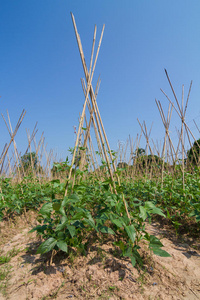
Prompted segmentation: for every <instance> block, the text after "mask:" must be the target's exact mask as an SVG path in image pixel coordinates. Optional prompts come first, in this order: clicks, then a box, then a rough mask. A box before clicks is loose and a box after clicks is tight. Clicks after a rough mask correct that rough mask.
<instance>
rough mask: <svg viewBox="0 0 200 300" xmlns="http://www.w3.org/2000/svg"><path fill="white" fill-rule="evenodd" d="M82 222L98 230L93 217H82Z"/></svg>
mask: <svg viewBox="0 0 200 300" xmlns="http://www.w3.org/2000/svg"><path fill="white" fill-rule="evenodd" d="M84 222H85V223H86V224H88V225H89V226H91V227H92V228H94V229H95V230H96V231H98V230H97V228H96V225H95V223H94V220H93V219H86V218H84Z"/></svg>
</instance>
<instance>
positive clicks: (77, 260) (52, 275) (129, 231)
mask: <svg viewBox="0 0 200 300" xmlns="http://www.w3.org/2000/svg"><path fill="white" fill-rule="evenodd" d="M69 168H70V166H68V165H67V164H66V163H65V169H63V164H61V165H59V164H56V173H55V174H54V175H55V177H57V178H54V179H53V180H49V181H48V180H47V179H42V178H40V180H38V178H37V177H35V176H33V174H32V175H31V174H30V175H29V176H26V177H24V178H23V180H22V181H21V182H20V183H16V182H13V181H12V180H11V179H10V178H3V177H2V179H1V202H0V203H1V223H0V226H1V227H0V228H1V254H0V287H1V298H0V299H18V298H20V299H68V298H75V299H198V298H199V297H200V282H199V272H200V261H199V257H200V256H199V253H200V244H199V241H200V238H199V232H200V226H199V225H200V223H199V211H200V202H199V197H200V192H199V190H200V179H199V169H198V168H195V170H194V171H193V173H192V174H191V173H187V172H185V174H184V175H185V176H184V180H185V182H184V187H185V188H184V189H183V188H182V173H181V172H180V170H179V169H178V170H177V172H176V174H174V175H173V176H172V174H171V173H167V172H166V173H165V174H164V177H163V181H161V180H159V179H158V177H159V176H158V177H155V176H154V177H153V175H152V172H151V176H152V178H151V180H150V179H149V178H148V177H149V176H150V174H148V176H147V177H145V175H143V176H139V175H137V176H138V177H137V179H136V178H135V180H133V178H132V172H133V170H132V169H131V168H123V169H122V168H121V169H119V168H118V169H117V172H118V176H119V178H120V182H121V184H120V185H118V183H117V181H116V182H115V186H116V191H117V193H114V192H113V191H112V190H111V189H110V185H111V184H112V182H111V180H110V178H109V176H108V177H107V174H106V173H107V172H104V168H102V170H99V171H98V172H97V171H96V172H92V173H91V172H88V171H87V170H86V169H85V170H84V171H79V170H78V169H77V171H76V173H77V174H76V182H75V183H74V182H73V181H71V182H70V183H68V185H67V189H68V194H67V195H66V196H64V194H65V190H66V181H65V180H63V176H66V172H68V171H69ZM138 168H139V169H140V170H141V166H140V167H138ZM54 171H55V170H54ZM144 172H146V169H144ZM74 174H75V173H74ZM106 177H107V179H105V178H106ZM160 178H161V177H160ZM123 197H124V200H125V202H126V205H127V209H128V212H129V217H128V216H127V212H126V208H125V206H124V201H123Z"/></svg>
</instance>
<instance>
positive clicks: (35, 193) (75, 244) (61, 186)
mask: <svg viewBox="0 0 200 300" xmlns="http://www.w3.org/2000/svg"><path fill="white" fill-rule="evenodd" d="M58 170H59V168H58ZM120 171H122V170H120V169H118V175H119V176H121V177H120V178H121V186H119V185H118V184H117V183H116V189H117V194H115V193H112V192H111V191H110V185H111V184H112V182H111V181H110V179H106V180H105V179H104V180H100V179H99V178H98V177H97V176H96V175H95V176H93V174H91V173H90V174H89V173H87V171H80V170H78V171H77V172H76V175H77V176H78V179H79V180H78V183H77V184H75V185H74V186H73V191H72V184H71V183H69V185H68V196H65V197H64V194H65V188H66V182H60V180H58V179H57V180H52V181H49V182H46V183H40V181H39V180H36V179H35V178H34V180H33V178H32V176H29V177H24V178H23V181H22V182H21V183H16V184H14V183H13V182H12V181H11V179H9V178H1V182H0V186H1V193H0V216H1V218H4V217H9V218H10V217H13V216H14V215H16V214H21V213H23V212H24V211H25V212H26V211H27V210H29V209H34V210H38V209H39V208H41V204H42V203H43V206H42V208H41V209H40V210H39V215H38V221H39V222H40V225H38V226H36V227H35V228H33V230H32V231H37V232H38V234H40V235H41V236H42V238H43V239H44V242H43V243H42V244H41V245H40V247H39V248H38V253H41V254H43V253H46V252H49V251H51V250H53V251H58V250H62V251H64V252H67V253H70V251H72V250H73V251H74V249H76V250H77V251H78V252H81V253H87V251H88V250H89V248H90V247H91V245H92V244H93V242H97V241H99V242H100V243H103V242H104V240H105V239H107V238H108V236H109V237H112V241H113V247H116V248H118V250H119V251H118V252H120V253H121V255H122V256H128V257H130V259H131V261H132V264H133V265H135V264H136V263H137V264H139V265H142V257H141V254H140V251H139V249H140V242H141V241H145V242H146V243H147V245H148V247H149V249H150V251H153V252H154V253H155V254H158V255H161V256H168V253H166V252H165V251H164V250H162V246H163V245H162V243H161V242H160V241H159V240H158V239H157V238H156V237H154V236H152V235H149V234H148V233H147V231H146V229H145V221H146V220H147V219H148V220H149V221H151V219H152V217H155V216H156V215H157V216H160V217H161V218H166V217H167V219H168V220H169V221H170V222H171V223H172V225H173V226H174V227H175V229H176V230H177V231H178V229H179V227H180V226H181V225H182V224H183V223H185V222H189V221H191V220H193V221H195V222H196V223H197V224H198V225H199V224H200V222H199V220H200V201H199V197H200V176H199V175H200V174H199V172H200V170H199V169H198V168H197V169H196V170H195V172H194V173H193V174H189V173H186V174H185V185H184V189H183V184H182V176H181V173H180V176H177V177H176V178H175V177H172V175H171V174H165V176H164V180H163V182H161V181H159V180H149V179H147V178H143V179H138V180H137V179H136V180H134V181H132V180H130V179H129V178H126V177H124V176H123V172H122V173H121V175H120ZM123 195H124V196H125V201H126V205H127V207H128V212H129V214H130V216H128V215H127V212H126V209H125V206H124V202H123ZM198 222H199V223H198ZM199 227H200V226H199Z"/></svg>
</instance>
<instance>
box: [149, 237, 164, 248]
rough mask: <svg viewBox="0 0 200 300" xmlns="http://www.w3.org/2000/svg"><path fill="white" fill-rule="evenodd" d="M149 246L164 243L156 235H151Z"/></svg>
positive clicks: (158, 245)
mask: <svg viewBox="0 0 200 300" xmlns="http://www.w3.org/2000/svg"><path fill="white" fill-rule="evenodd" d="M149 247H163V244H162V243H161V241H160V240H159V239H158V238H157V237H156V236H154V235H150V244H149Z"/></svg>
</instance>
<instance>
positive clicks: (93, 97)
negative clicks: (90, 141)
mask: <svg viewBox="0 0 200 300" xmlns="http://www.w3.org/2000/svg"><path fill="white" fill-rule="evenodd" d="M71 17H72V22H73V26H74V30H75V35H76V40H77V44H78V48H79V52H80V57H81V61H82V65H83V70H84V73H85V78H86V82H87V88H86V93H85V102H84V106H83V110H82V114H81V118H80V122H79V128H78V133H77V138H76V142H75V147H74V152H73V157H72V162H71V166H70V170H69V176H68V183H69V180H70V179H71V174H72V167H73V165H74V161H75V157H76V153H77V146H78V142H79V137H80V134H81V132H82V126H83V121H84V116H85V110H86V105H87V102H88V101H89V96H90V99H91V103H92V113H94V118H95V120H96V124H97V129H98V132H99V137H100V142H101V146H102V149H103V153H104V156H105V159H106V163H107V167H108V170H109V174H110V178H111V181H112V186H113V190H114V192H115V193H117V191H116V185H115V181H114V177H113V173H112V169H111V166H110V160H109V157H108V154H107V150H106V146H107V149H108V153H109V155H110V159H111V163H112V166H113V169H114V171H115V174H116V166H115V164H114V160H113V156H112V152H111V149H110V146H109V143H108V139H107V136H106V133H105V129H104V126H103V122H102V119H101V116H100V112H99V109H98V106H97V102H96V95H95V93H94V91H93V87H92V79H93V75H94V70H95V66H96V62H97V58H98V54H99V50H100V46H101V42H102V38H103V32H104V28H105V25H103V29H102V32H101V36H100V40H99V44H98V48H97V52H96V57H95V60H94V64H93V68H92V61H93V53H94V44H95V39H96V26H95V30H94V37H93V45H92V53H91V59H90V67H89V71H88V69H87V66H86V62H85V57H84V53H83V48H82V44H81V40H80V36H79V34H78V30H77V27H76V23H75V18H74V16H73V14H72V13H71ZM91 120H92V118H91ZM89 129H90V128H88V131H89ZM116 177H117V181H118V184H119V185H120V180H119V177H118V175H117V174H116ZM67 190H68V184H67V186H66V190H65V196H66V195H67ZM123 202H124V205H125V209H126V213H127V216H128V218H129V219H130V215H129V212H128V208H127V205H126V201H125V199H124V195H123Z"/></svg>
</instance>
